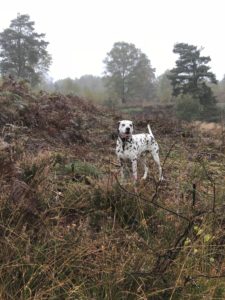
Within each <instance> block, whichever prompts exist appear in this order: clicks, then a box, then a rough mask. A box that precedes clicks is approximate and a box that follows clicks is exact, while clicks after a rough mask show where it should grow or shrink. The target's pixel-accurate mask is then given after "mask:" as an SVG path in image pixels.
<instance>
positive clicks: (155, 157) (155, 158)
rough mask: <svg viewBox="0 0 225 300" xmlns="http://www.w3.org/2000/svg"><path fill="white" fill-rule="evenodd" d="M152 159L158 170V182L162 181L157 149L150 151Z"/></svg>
mask: <svg viewBox="0 0 225 300" xmlns="http://www.w3.org/2000/svg"><path fill="white" fill-rule="evenodd" d="M152 157H153V159H154V161H155V162H156V164H157V166H158V169H159V180H160V181H161V180H163V175H162V167H161V164H160V159H159V153H158V149H154V150H152Z"/></svg>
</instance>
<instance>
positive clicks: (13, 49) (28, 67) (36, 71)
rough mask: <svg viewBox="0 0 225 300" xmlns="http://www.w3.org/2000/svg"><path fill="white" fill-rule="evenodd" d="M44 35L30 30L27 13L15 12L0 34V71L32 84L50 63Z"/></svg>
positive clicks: (32, 24) (30, 25) (30, 24)
mask: <svg viewBox="0 0 225 300" xmlns="http://www.w3.org/2000/svg"><path fill="white" fill-rule="evenodd" d="M44 37H45V34H43V33H41V34H38V33H36V32H35V31H34V22H32V21H30V17H29V15H20V14H18V16H17V18H16V19H14V20H12V21H11V24H10V27H9V28H7V29H5V30H4V31H3V32H1V33H0V71H1V74H2V75H3V76H6V75H12V76H14V77H15V78H16V79H18V78H22V79H26V80H29V81H30V82H31V84H33V85H34V84H36V83H38V82H39V80H40V78H41V75H42V74H43V73H45V72H47V71H48V68H49V66H50V64H51V56H50V55H49V54H48V52H47V50H46V48H47V46H48V42H46V41H45V40H44Z"/></svg>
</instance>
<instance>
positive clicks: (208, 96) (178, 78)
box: [168, 43, 217, 107]
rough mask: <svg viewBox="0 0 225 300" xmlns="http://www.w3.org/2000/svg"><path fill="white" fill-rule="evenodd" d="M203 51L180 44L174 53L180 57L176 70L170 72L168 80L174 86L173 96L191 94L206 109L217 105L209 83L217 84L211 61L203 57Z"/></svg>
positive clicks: (207, 57) (175, 47)
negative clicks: (210, 65) (210, 64)
mask: <svg viewBox="0 0 225 300" xmlns="http://www.w3.org/2000/svg"><path fill="white" fill-rule="evenodd" d="M202 50H203V49H197V47H196V46H193V45H189V44H185V43H178V44H176V45H175V46H174V49H173V52H174V53H176V54H179V55H180V57H179V59H178V60H177V61H176V68H174V69H172V70H171V71H170V74H169V75H168V78H169V79H170V80H171V84H172V86H173V95H174V96H178V95H185V94H190V95H191V96H192V97H193V98H196V99H199V101H200V104H201V105H203V106H204V107H207V106H212V105H215V102H216V100H215V97H214V95H213V93H212V90H211V88H210V87H209V86H208V85H207V83H209V82H211V83H217V80H216V77H215V75H214V74H213V73H212V72H210V71H209V70H210V67H209V66H207V64H208V63H209V62H210V61H211V58H210V57H209V56H201V55H200V53H201V51H202Z"/></svg>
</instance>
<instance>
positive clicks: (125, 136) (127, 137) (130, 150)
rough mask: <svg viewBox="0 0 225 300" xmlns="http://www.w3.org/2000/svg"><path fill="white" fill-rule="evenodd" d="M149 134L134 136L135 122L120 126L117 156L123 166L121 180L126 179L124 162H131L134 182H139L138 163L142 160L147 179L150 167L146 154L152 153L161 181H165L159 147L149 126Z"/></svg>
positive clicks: (144, 176) (122, 123)
mask: <svg viewBox="0 0 225 300" xmlns="http://www.w3.org/2000/svg"><path fill="white" fill-rule="evenodd" d="M147 128H148V131H149V133H141V134H133V131H134V126H133V122H132V121H129V120H122V121H120V122H119V124H118V139H117V144H116V154H117V157H118V160H119V162H120V166H121V178H122V179H123V178H124V161H126V160H130V161H131V163H132V172H133V177H134V180H135V181H136V180H137V162H138V161H139V160H141V162H142V163H143V166H144V175H143V177H142V178H143V179H146V178H147V175H148V167H147V165H146V154H147V153H148V152H151V153H152V156H153V159H154V161H155V162H156V164H157V166H158V169H159V180H162V179H163V176H162V168H161V164H160V159H159V146H158V143H157V142H156V140H155V138H154V136H153V134H152V131H151V128H150V126H149V125H148V126H147Z"/></svg>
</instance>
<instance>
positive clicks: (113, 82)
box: [104, 42, 155, 103]
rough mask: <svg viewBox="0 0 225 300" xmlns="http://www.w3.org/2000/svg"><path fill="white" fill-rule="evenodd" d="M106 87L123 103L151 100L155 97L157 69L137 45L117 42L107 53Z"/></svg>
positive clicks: (105, 61)
mask: <svg viewBox="0 0 225 300" xmlns="http://www.w3.org/2000/svg"><path fill="white" fill-rule="evenodd" d="M104 63H105V65H106V70H105V79H106V87H107V88H108V90H109V92H110V94H111V95H114V97H116V98H119V99H120V100H121V101H122V102H123V103H125V102H127V100H149V99H152V98H153V97H154V95H155V89H154V84H153V83H154V80H155V74H154V72H155V69H153V68H152V67H151V63H150V60H149V59H148V58H147V56H146V55H145V54H144V53H142V52H141V50H140V49H137V48H136V47H135V45H133V44H128V43H125V42H117V43H115V44H114V45H113V48H112V50H111V51H110V52H109V53H107V57H106V58H105V60H104Z"/></svg>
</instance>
